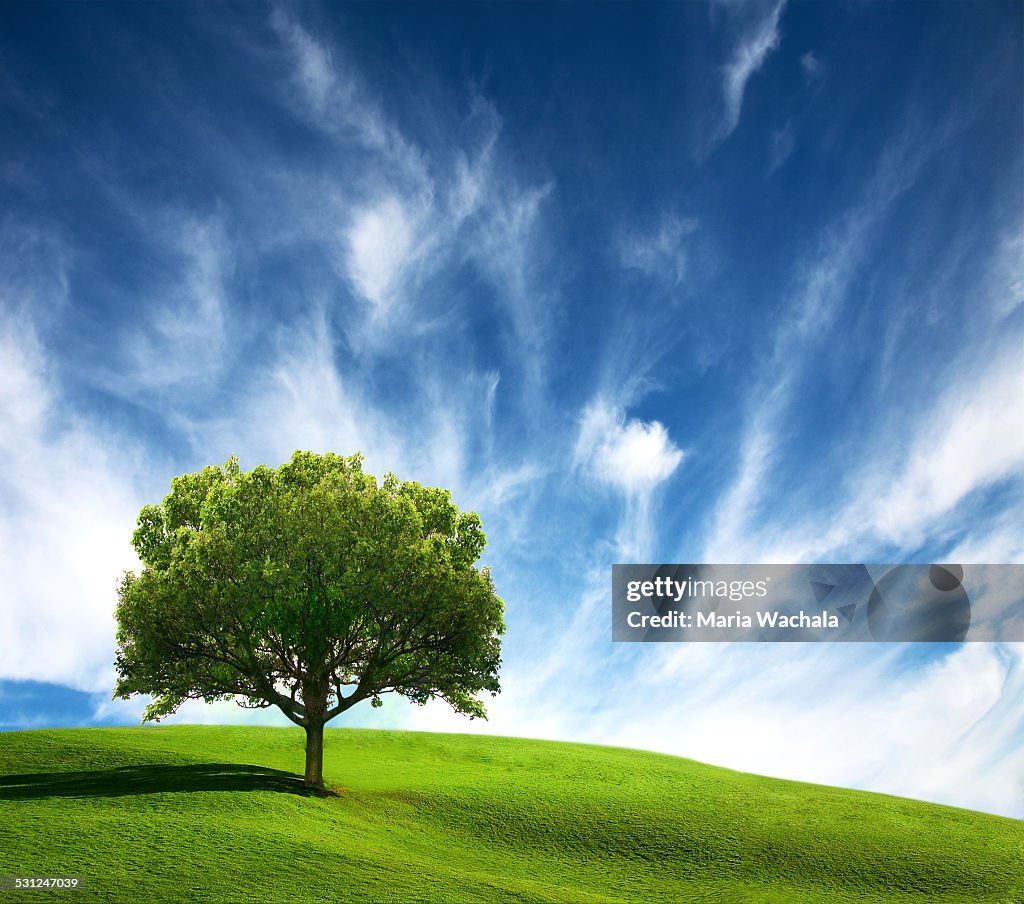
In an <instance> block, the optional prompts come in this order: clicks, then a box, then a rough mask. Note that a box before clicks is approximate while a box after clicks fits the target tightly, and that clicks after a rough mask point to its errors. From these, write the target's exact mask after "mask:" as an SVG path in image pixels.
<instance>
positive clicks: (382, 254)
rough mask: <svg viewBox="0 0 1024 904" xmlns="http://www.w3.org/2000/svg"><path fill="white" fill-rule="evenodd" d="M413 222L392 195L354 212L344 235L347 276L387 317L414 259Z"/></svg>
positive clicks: (375, 312) (376, 310) (378, 314)
mask: <svg viewBox="0 0 1024 904" xmlns="http://www.w3.org/2000/svg"><path fill="white" fill-rule="evenodd" d="M416 232H417V230H416V223H415V218H414V216H413V215H412V213H411V212H410V211H409V210H408V209H407V207H406V206H405V205H404V204H403V203H402V201H400V200H399V199H398V198H396V197H394V196H390V197H386V198H384V199H383V200H381V201H379V202H377V203H376V204H373V205H371V206H369V207H365V208H363V209H361V210H357V211H356V212H355V214H354V215H353V217H352V222H351V224H350V225H349V227H348V229H347V230H346V232H345V240H346V244H347V246H348V260H347V264H348V273H349V276H350V279H351V280H352V283H353V285H354V286H355V288H356V290H357V291H358V293H359V294H360V295H361V296H362V297H363V298H365V299H366V300H367V301H369V302H370V303H371V305H372V306H373V313H372V316H373V317H374V318H377V317H386V316H387V314H388V311H389V309H390V308H391V306H392V305H393V304H394V302H395V300H396V295H397V293H398V292H399V291H400V290H401V288H402V282H403V279H404V278H405V275H406V271H407V269H408V267H409V266H411V265H412V264H413V263H414V262H415V260H416V257H417V250H418V249H417V248H416V244H417V235H416Z"/></svg>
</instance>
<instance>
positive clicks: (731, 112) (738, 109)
mask: <svg viewBox="0 0 1024 904" xmlns="http://www.w3.org/2000/svg"><path fill="white" fill-rule="evenodd" d="M785 8H786V0H774V2H772V3H770V4H767V5H766V4H763V3H751V4H742V3H741V4H737V5H736V7H735V12H736V15H737V16H738V17H739V18H740V25H739V26H738V28H739V31H740V34H739V39H738V40H737V42H736V44H735V45H734V46H733V48H732V53H731V56H730V58H729V62H728V63H726V65H725V66H724V68H723V70H722V98H723V104H724V111H723V115H722V119H721V122H720V123H719V125H718V128H717V129H716V130H715V132H714V134H713V140H712V144H717V143H718V142H720V141H723V140H724V139H726V138H728V137H729V135H731V134H732V133H733V132H734V131H735V129H736V126H738V125H739V121H740V114H741V113H742V111H743V96H744V94H745V93H746V90H747V84H748V83H749V81H750V79H751V78H753V76H754V75H755V74H756V73H757V71H758V70H759V69H760V68H761V67H762V66H763V65H764V63H765V60H766V59H767V58H768V56H769V55H770V54H771V53H772V52H773V51H775V50H776V49H777V48H778V46H779V41H780V40H781V35H780V31H779V22H780V20H781V18H782V13H783V10H784V9H785Z"/></svg>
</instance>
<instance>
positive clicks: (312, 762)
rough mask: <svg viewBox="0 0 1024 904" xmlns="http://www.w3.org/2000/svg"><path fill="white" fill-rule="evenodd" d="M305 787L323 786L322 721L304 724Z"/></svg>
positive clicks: (321, 787)
mask: <svg viewBox="0 0 1024 904" xmlns="http://www.w3.org/2000/svg"><path fill="white" fill-rule="evenodd" d="M306 787H307V788H317V789H319V790H323V787H324V723H323V722H319V721H318V722H314V723H313V724H311V725H307V726H306Z"/></svg>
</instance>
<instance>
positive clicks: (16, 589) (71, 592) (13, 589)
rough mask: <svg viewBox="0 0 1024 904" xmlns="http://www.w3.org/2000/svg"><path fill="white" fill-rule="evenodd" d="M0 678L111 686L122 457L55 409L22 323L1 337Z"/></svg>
mask: <svg viewBox="0 0 1024 904" xmlns="http://www.w3.org/2000/svg"><path fill="white" fill-rule="evenodd" d="M0 361H4V362H5V363H4V365H3V367H2V369H0V425H2V427H3V428H6V429H0V475H2V477H0V512H2V514H3V518H0V588H2V589H0V677H3V678H6V679H31V680H33V681H49V682H53V683H58V684H65V685H68V686H70V687H74V688H77V689H80V690H87V691H99V690H109V689H110V688H111V687H112V686H113V651H114V643H113V638H114V618H113V612H114V606H115V604H116V600H117V597H116V593H115V590H116V586H117V581H118V578H119V576H120V573H121V572H122V571H123V570H124V569H125V568H130V567H132V566H134V565H135V563H136V561H137V560H136V558H135V555H134V552H133V551H132V549H131V546H130V538H131V531H132V529H133V527H134V524H135V518H136V515H137V514H138V509H139V507H138V504H137V501H136V500H135V499H134V498H133V495H132V491H131V488H130V485H129V483H128V481H129V480H130V475H131V472H132V470H133V467H132V462H131V460H130V459H129V458H127V456H125V455H123V454H121V453H120V452H119V451H118V450H117V449H116V448H115V447H114V446H113V445H112V444H111V443H110V442H109V441H107V440H106V439H105V438H104V439H101V438H100V437H99V436H97V434H96V432H95V431H94V430H93V429H92V428H91V427H90V426H89V425H87V424H84V423H81V422H78V421H76V420H75V419H74V418H70V417H69V416H68V413H67V412H66V411H64V410H62V408H61V407H60V405H59V402H58V401H57V399H56V397H55V393H54V390H53V389H52V387H51V384H50V378H49V377H48V373H47V371H48V368H47V364H46V360H45V354H44V351H43V349H42V346H41V345H40V343H39V342H38V340H37V339H36V337H35V334H34V331H33V329H32V328H31V326H30V325H29V324H27V323H26V322H24V321H22V320H20V319H17V320H16V319H13V318H12V319H10V320H8V322H7V324H6V327H5V329H4V331H3V333H2V334H0Z"/></svg>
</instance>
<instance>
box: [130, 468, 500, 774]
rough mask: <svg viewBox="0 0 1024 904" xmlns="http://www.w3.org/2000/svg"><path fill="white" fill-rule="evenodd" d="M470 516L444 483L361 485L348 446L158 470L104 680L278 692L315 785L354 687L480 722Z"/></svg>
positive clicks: (162, 700)
mask: <svg viewBox="0 0 1024 904" xmlns="http://www.w3.org/2000/svg"><path fill="white" fill-rule="evenodd" d="M485 543H486V538H485V536H484V532H483V530H482V527H481V524H480V519H479V517H478V516H477V515H476V513H474V512H459V510H458V509H457V508H456V507H455V505H453V504H452V502H451V494H450V493H448V492H447V491H446V490H441V489H437V488H433V487H424V486H421V485H420V484H418V483H411V482H402V481H399V480H397V479H396V478H395V477H394V476H393V475H391V474H389V475H388V476H387V477H385V478H384V480H383V481H382V482H381V483H380V484H378V482H377V480H376V478H375V477H373V476H372V475H370V474H366V473H364V472H363V470H362V457H361V456H360V455H358V454H356V455H353V456H351V457H347V458H346V457H342V456H338V455H333V454H328V455H316V454H313V453H311V452H296V453H295V454H294V455H293V456H292V459H291V461H290V462H289V463H287V464H284V465H282V466H281V467H279V468H276V469H275V468H268V467H265V466H260V467H257V468H255V469H253V470H252V471H249V472H243V471H241V470H240V469H239V466H238V460H237V459H235V458H232V459H230V460H229V461H228V462H226V463H225V464H224V465H223V466H220V467H207V468H204V469H203V470H202V471H200V472H198V473H195V474H184V475H182V476H180V477H176V478H175V479H174V480H173V481H171V492H170V493H169V494H168V495H167V497H166V498H165V499H164V501H163V503H162V504H161V505H147V506H146V507H145V508H143V509H142V512H141V513H140V515H139V521H138V529H137V530H136V531H135V534H134V536H133V544H134V546H135V549H136V551H137V552H138V554H139V558H140V559H141V560H142V564H143V568H142V570H141V572H140V573H139V574H134V573H132V572H126V573H125V575H124V578H123V580H122V582H121V585H120V588H119V591H118V605H117V623H118V630H117V643H118V650H117V660H116V668H117V677H118V680H117V686H116V688H115V691H114V694H115V696H117V697H121V698H125V699H127V698H128V697H130V696H131V695H132V694H152V695H153V696H154V700H153V702H152V704H151V705H150V706H148V707H147V708H146V711H145V715H144V717H143V721H144V722H145V721H150V720H159V719H160V718H161V717H162V716H166V715H169V714H171V713H173V712H174V711H175V710H176V709H177V708H178V706H180V705H181V703H182V702H184V701H185V700H189V699H200V700H205V701H207V702H210V701H214V700H227V699H235V700H237V701H238V702H239V703H240V704H241V705H243V706H252V707H268V706H277V707H279V708H280V709H281V711H282V712H284V714H285V715H286V716H287V717H288V718H289V719H291V720H292V722H294V723H295V724H297V725H301V726H302V727H303V728H304V729H305V731H306V773H305V781H306V784H307V785H308V786H310V787H316V788H322V787H323V731H324V725H325V724H326V723H327V722H328V721H329V720H331V719H333V718H334V717H335V716H337V715H338V714H339V713H342V712H344V711H345V710H347V709H348V708H349V707H351V706H354V705H355V704H356V703H359V702H360V701H361V700H367V699H369V700H370V701H371V703H372V705H374V706H380V705H381V701H380V697H381V695H382V694H385V693H389V692H395V693H398V694H401V695H403V696H405V697H408V698H409V699H411V700H414V701H416V702H417V703H420V704H423V703H425V702H426V701H427V700H430V699H433V698H438V699H442V700H445V701H447V702H448V703H449V704H450V705H451V706H452V707H453V708H454V709H455V710H456V711H457V712H460V713H464V714H466V715H468V716H469V717H470V718H473V717H476V716H479V717H482V718H486V712H485V710H484V705H483V703H481V702H480V700H478V699H477V698H476V694H478V693H480V692H481V691H489V692H490V693H491V695H492V696H493V695H495V694H497V693H498V692H499V690H500V687H499V683H498V668H499V666H500V663H501V659H500V653H501V641H500V636H501V634H502V633H503V631H504V623H503V620H502V616H503V604H502V601H501V599H500V598H499V597H498V596H497V595H496V593H495V589H494V584H493V582H492V580H491V576H490V573H489V571H488V569H487V568H477V567H476V564H475V563H476V561H477V559H478V558H479V557H480V554H481V552H482V551H483V548H484V545H485Z"/></svg>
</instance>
